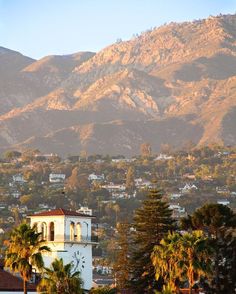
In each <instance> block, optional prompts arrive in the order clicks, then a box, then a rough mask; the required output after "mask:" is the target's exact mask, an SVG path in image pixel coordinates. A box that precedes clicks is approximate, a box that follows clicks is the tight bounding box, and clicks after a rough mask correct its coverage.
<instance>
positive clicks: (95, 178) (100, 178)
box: [88, 173, 105, 181]
mask: <svg viewBox="0 0 236 294" xmlns="http://www.w3.org/2000/svg"><path fill="white" fill-rule="evenodd" d="M104 179H105V177H104V174H102V175H96V174H94V173H92V174H90V175H89V176H88V180H89V181H104Z"/></svg>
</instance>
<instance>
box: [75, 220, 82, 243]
mask: <svg viewBox="0 0 236 294" xmlns="http://www.w3.org/2000/svg"><path fill="white" fill-rule="evenodd" d="M81 233H82V229H81V223H77V224H76V236H77V238H76V239H77V241H81Z"/></svg>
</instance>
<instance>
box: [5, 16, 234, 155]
mask: <svg viewBox="0 0 236 294" xmlns="http://www.w3.org/2000/svg"><path fill="white" fill-rule="evenodd" d="M5 50H6V52H7V54H9V56H10V55H11V54H14V55H15V56H16V57H15V59H14V62H13V64H11V58H10V57H8V58H9V60H7V59H6V61H5V62H7V63H9V65H7V67H8V68H9V73H10V74H6V75H4V74H2V75H1V77H0V83H2V81H4V80H5V81H6V80H8V79H9V80H10V81H11V85H12V86H11V87H9V89H7V88H6V89H5V91H4V95H2V94H0V101H3V107H2V108H1V110H0V148H1V150H4V149H7V148H39V149H40V150H42V151H44V152H52V151H53V152H57V153H58V154H60V155H63V156H64V155H67V154H69V153H70V154H72V153H77V154H78V153H79V152H80V151H81V150H87V151H88V152H89V153H104V154H106V153H109V154H118V153H119V154H124V155H128V156H131V155H134V154H137V153H138V152H139V146H140V144H142V143H143V142H149V143H150V144H151V145H152V149H153V150H154V151H158V150H159V149H160V146H161V144H166V143H168V144H171V145H173V146H175V147H181V146H183V145H184V144H185V143H186V142H189V141H190V140H191V141H192V142H193V143H194V144H196V145H202V144H209V143H213V142H217V143H220V144H230V145H234V144H236V115H235V114H236V15H220V16H217V17H210V18H208V19H204V20H197V21H193V22H184V23H170V24H168V25H165V26H161V27H159V28H154V29H152V30H148V31H146V32H144V33H142V34H141V35H139V36H137V37H135V38H133V39H131V40H129V41H125V42H117V43H116V44H112V45H111V46H108V47H106V48H104V49H103V50H101V51H100V52H98V53H96V54H95V53H91V52H81V53H77V54H72V55H67V56H48V57H45V58H43V59H41V60H38V61H35V60H32V59H29V58H27V57H24V56H22V55H21V54H19V53H15V52H12V51H10V50H7V49H5ZM3 51H4V50H3ZM16 59H17V62H16ZM0 61H1V50H0ZM3 84H4V83H3ZM1 97H4V98H1Z"/></svg>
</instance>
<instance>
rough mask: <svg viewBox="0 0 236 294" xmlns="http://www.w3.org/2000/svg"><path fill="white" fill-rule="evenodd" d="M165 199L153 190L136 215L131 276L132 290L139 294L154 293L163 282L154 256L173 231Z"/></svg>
mask: <svg viewBox="0 0 236 294" xmlns="http://www.w3.org/2000/svg"><path fill="white" fill-rule="evenodd" d="M154 186H156V185H154ZM162 196H163V193H162V192H161V191H159V190H157V189H156V187H154V188H152V189H151V190H150V192H149V193H148V195H147V198H146V199H145V200H143V202H142V205H141V207H140V208H139V209H137V210H136V212H135V215H134V224H133V228H134V230H133V235H132V244H131V260H130V276H131V288H132V289H133V290H134V291H135V293H137V294H138V293H140V294H141V293H153V291H154V289H157V286H158V284H159V285H160V283H161V279H159V280H158V281H156V280H155V270H154V267H153V264H152V261H151V253H152V251H153V248H154V246H155V245H158V244H159V242H160V240H161V239H162V238H163V237H164V236H165V235H166V234H167V233H168V231H172V230H173V229H174V220H173V219H172V218H171V214H172V212H171V210H170V209H169V205H168V204H167V203H166V202H165V201H163V200H162Z"/></svg>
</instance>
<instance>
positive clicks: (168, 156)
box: [154, 153, 173, 161]
mask: <svg viewBox="0 0 236 294" xmlns="http://www.w3.org/2000/svg"><path fill="white" fill-rule="evenodd" d="M170 159H173V156H170V155H167V154H163V153H160V154H159V155H158V156H157V157H156V158H155V159H154V160H155V161H158V160H170Z"/></svg>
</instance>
